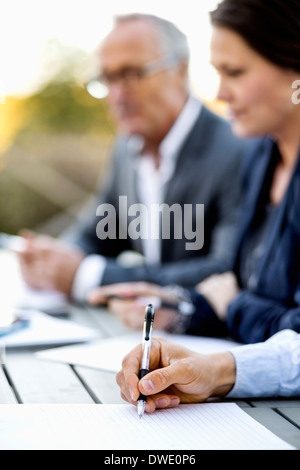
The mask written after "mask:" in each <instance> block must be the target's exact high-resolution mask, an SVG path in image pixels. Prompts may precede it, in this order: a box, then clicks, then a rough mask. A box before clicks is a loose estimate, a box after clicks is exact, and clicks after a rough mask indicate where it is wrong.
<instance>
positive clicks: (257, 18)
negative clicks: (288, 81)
mask: <svg viewBox="0 0 300 470" xmlns="http://www.w3.org/2000/svg"><path fill="white" fill-rule="evenodd" d="M210 17H211V22H212V24H213V25H214V26H222V27H225V28H228V29H230V30H232V31H234V32H236V33H238V34H239V35H240V36H242V37H243V39H244V40H245V41H247V42H248V44H249V45H250V46H251V47H252V48H253V49H255V50H256V52H258V53H259V54H261V55H262V56H264V57H265V58H267V59H268V60H269V61H271V62H273V63H274V64H277V65H279V66H281V67H285V68H289V69H292V70H295V71H300V0H223V1H222V2H221V3H220V4H219V5H218V6H217V8H216V10H214V11H213V12H211V13H210Z"/></svg>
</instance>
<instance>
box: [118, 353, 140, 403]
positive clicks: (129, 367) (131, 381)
mask: <svg viewBox="0 0 300 470" xmlns="http://www.w3.org/2000/svg"><path fill="white" fill-rule="evenodd" d="M141 357H142V345H138V346H136V347H135V348H134V349H133V350H132V351H131V352H130V353H129V354H127V355H126V356H125V357H124V359H123V361H122V369H121V370H120V372H118V374H117V383H118V385H119V386H120V388H121V392H122V393H123V395H124V396H125V397H127V398H129V397H130V398H131V400H132V401H134V402H136V401H137V399H138V397H139V394H140V391H139V388H138V383H139V377H138V375H139V370H140V363H141Z"/></svg>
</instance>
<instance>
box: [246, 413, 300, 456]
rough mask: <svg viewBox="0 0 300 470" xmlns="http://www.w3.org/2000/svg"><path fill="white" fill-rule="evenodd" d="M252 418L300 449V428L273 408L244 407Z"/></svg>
mask: <svg viewBox="0 0 300 470" xmlns="http://www.w3.org/2000/svg"><path fill="white" fill-rule="evenodd" d="M244 411H245V412H246V413H248V414H249V415H250V416H252V418H254V419H255V420H256V421H258V422H259V423H261V424H262V425H263V426H265V427H266V428H267V429H269V430H270V431H272V432H273V433H274V434H276V436H278V437H280V438H281V439H283V440H284V441H286V442H288V443H289V444H291V445H292V446H294V447H296V448H297V449H300V429H298V428H297V427H296V426H294V425H293V424H291V423H290V422H289V421H287V420H286V419H285V418H284V417H282V416H280V415H279V414H278V413H276V411H275V410H272V409H271V408H262V407H258V408H244Z"/></svg>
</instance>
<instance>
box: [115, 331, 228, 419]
mask: <svg viewBox="0 0 300 470" xmlns="http://www.w3.org/2000/svg"><path fill="white" fill-rule="evenodd" d="M141 357H142V346H141V345H139V346H137V347H136V348H135V349H133V350H132V351H131V352H130V353H129V354H128V355H127V356H126V357H125V358H124V360H123V363H122V369H121V371H120V372H118V374H117V378H116V380H117V383H118V385H119V387H120V389H121V396H122V398H123V399H124V400H126V401H128V402H129V403H132V404H134V405H136V403H137V400H138V397H139V394H140V392H141V393H143V394H144V395H147V397H148V398H147V404H146V411H147V412H150V413H152V412H153V411H154V410H155V409H156V408H170V407H174V406H176V405H178V404H179V403H196V402H203V401H205V400H206V399H207V398H209V397H212V396H224V395H226V394H227V393H229V391H230V390H231V388H232V387H233V385H234V383H235V374H236V372H235V361H234V358H233V355H232V354H231V353H230V352H222V353H216V354H208V355H203V354H198V353H196V352H193V351H190V350H189V349H187V348H184V347H182V346H178V345H176V344H175V343H172V342H170V341H168V340H166V339H163V338H153V340H152V348H151V358H150V371H151V372H150V373H149V374H147V375H146V376H145V377H143V378H142V379H141V380H139V379H138V373H139V368H140V364H141Z"/></svg>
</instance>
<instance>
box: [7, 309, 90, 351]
mask: <svg viewBox="0 0 300 470" xmlns="http://www.w3.org/2000/svg"><path fill="white" fill-rule="evenodd" d="M26 313H27V314H28V317H29V318H30V323H29V326H27V327H25V328H23V329H21V330H18V331H15V332H14V333H11V334H9V335H6V336H3V337H1V343H2V344H4V345H5V347H6V348H12V347H14V348H15V347H26V346H45V345H46V346H50V345H61V344H70V343H81V342H85V341H89V340H92V339H95V338H96V337H97V332H96V331H95V330H93V329H91V328H86V327H84V326H81V325H79V324H77V323H75V322H72V321H69V320H62V319H57V318H52V317H50V316H49V315H47V314H45V313H42V312H39V311H32V312H26Z"/></svg>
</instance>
